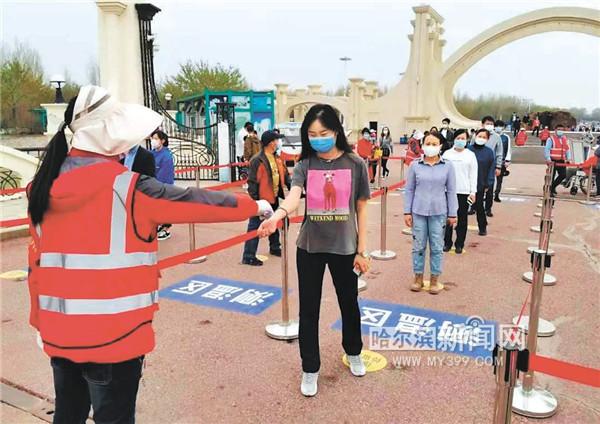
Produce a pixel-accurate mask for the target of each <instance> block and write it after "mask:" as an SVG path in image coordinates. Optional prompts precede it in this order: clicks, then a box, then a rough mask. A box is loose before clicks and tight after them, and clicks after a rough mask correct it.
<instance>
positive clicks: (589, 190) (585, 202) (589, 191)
mask: <svg viewBox="0 0 600 424" xmlns="http://www.w3.org/2000/svg"><path fill="white" fill-rule="evenodd" d="M596 172H600V170H598V171H596ZM593 177H594V176H593V171H592V167H591V166H590V175H588V179H587V193H586V195H585V200H580V201H579V203H581V204H582V205H594V204H596V202H594V201H592V200H591V199H590V197H591V195H592V178H593ZM596 190H599V188H598V187H596Z"/></svg>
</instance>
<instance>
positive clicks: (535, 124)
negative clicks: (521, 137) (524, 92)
mask: <svg viewBox="0 0 600 424" xmlns="http://www.w3.org/2000/svg"><path fill="white" fill-rule="evenodd" d="M536 133H537V134H536ZM534 134H535V135H537V136H538V137H539V136H540V118H539V116H538V115H535V118H533V124H532V128H531V136H532V137H533V135H534Z"/></svg>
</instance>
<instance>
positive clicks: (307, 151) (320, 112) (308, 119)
mask: <svg viewBox="0 0 600 424" xmlns="http://www.w3.org/2000/svg"><path fill="white" fill-rule="evenodd" d="M316 120H319V122H320V123H321V125H323V126H324V127H325V128H327V129H328V130H331V131H333V132H335V133H336V134H337V137H336V140H335V146H336V147H337V148H338V149H339V150H341V151H342V152H346V153H352V147H350V144H348V139H347V138H346V134H345V133H344V127H343V126H342V123H341V122H340V118H339V116H338V114H337V112H336V111H335V109H334V108H333V107H331V106H330V105H326V104H316V105H314V106H313V107H311V108H310V109H309V110H308V112H306V116H305V117H304V121H302V126H301V127H300V139H301V140H302V153H300V160H302V159H307V158H309V157H310V156H315V155H316V154H317V152H316V151H315V149H313V148H312V147H311V146H310V141H309V140H308V128H309V127H310V126H311V125H312V123H313V122H315V121H316Z"/></svg>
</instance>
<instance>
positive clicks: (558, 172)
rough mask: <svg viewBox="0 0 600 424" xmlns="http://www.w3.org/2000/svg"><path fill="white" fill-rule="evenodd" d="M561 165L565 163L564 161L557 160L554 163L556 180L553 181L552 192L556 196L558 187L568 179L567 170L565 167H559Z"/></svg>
mask: <svg viewBox="0 0 600 424" xmlns="http://www.w3.org/2000/svg"><path fill="white" fill-rule="evenodd" d="M559 163H565V161H564V160H555V161H554V175H553V177H554V176H555V177H554V180H553V181H552V187H551V190H550V191H551V192H552V193H555V194H556V187H558V186H559V185H560V183H562V182H563V180H564V179H565V178H566V177H567V168H565V167H564V166H557V165H558V164H559Z"/></svg>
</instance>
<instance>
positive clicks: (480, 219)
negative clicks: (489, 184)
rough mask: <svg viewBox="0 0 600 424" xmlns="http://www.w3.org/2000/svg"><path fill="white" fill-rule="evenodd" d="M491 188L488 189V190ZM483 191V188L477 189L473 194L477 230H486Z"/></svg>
mask: <svg viewBox="0 0 600 424" xmlns="http://www.w3.org/2000/svg"><path fill="white" fill-rule="evenodd" d="M490 190H491V189H488V192H490ZM484 197H485V196H484V192H483V190H481V191H478V192H477V194H476V196H475V203H474V204H473V208H474V209H475V212H476V213H477V226H478V227H479V231H486V230H487V218H486V216H485V206H484Z"/></svg>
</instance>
